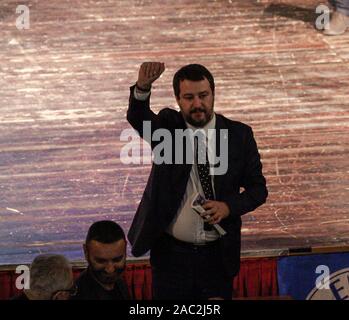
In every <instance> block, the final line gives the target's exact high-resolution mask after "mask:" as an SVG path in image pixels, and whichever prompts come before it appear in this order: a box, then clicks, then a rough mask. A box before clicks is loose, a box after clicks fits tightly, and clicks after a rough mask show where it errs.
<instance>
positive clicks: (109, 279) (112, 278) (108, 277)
mask: <svg viewBox="0 0 349 320" xmlns="http://www.w3.org/2000/svg"><path fill="white" fill-rule="evenodd" d="M89 269H90V271H91V273H92V274H93V276H94V277H95V278H96V279H97V280H98V281H99V282H100V283H102V284H105V285H108V284H114V283H115V282H116V281H117V280H118V279H119V278H120V275H121V274H122V273H123V272H124V270H125V266H124V267H122V268H117V269H115V272H113V273H107V272H105V271H104V270H96V269H94V268H93V267H92V265H91V264H90V268H89Z"/></svg>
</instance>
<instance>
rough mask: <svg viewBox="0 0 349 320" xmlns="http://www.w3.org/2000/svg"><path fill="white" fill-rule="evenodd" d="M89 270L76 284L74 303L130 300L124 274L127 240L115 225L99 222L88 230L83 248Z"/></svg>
mask: <svg viewBox="0 0 349 320" xmlns="http://www.w3.org/2000/svg"><path fill="white" fill-rule="evenodd" d="M83 248H84V253H85V258H86V260H87V262H88V268H87V270H85V271H83V272H82V273H81V275H80V276H79V278H78V279H77V280H76V286H77V288H78V291H77V294H76V295H75V296H74V297H73V298H72V299H73V300H127V299H129V294H128V290H127V285H126V284H125V282H124V281H123V279H122V277H121V274H122V272H123V271H124V269H125V264H126V239H125V234H124V231H123V230H122V228H121V227H120V226H119V225H118V224H117V223H115V222H113V221H107V220H104V221H97V222H95V223H93V224H92V225H91V227H90V228H89V230H88V233H87V237H86V242H85V244H84V246H83Z"/></svg>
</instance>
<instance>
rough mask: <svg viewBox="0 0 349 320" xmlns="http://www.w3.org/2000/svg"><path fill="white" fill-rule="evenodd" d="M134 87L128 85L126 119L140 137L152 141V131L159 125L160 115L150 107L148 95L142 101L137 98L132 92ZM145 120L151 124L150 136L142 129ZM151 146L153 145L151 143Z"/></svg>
mask: <svg viewBox="0 0 349 320" xmlns="http://www.w3.org/2000/svg"><path fill="white" fill-rule="evenodd" d="M134 89H135V85H133V86H132V87H130V98H129V105H128V109H127V121H128V122H129V124H130V125H131V126H132V127H133V128H134V129H135V130H137V132H138V133H139V135H140V136H141V138H143V139H145V140H146V141H147V142H148V143H152V142H151V141H150V139H151V136H152V135H153V132H154V131H155V130H156V129H159V128H160V127H161V126H160V117H159V116H158V115H157V114H155V113H154V112H153V111H152V110H151V109H150V95H149V97H148V98H147V99H146V100H144V101H142V100H137V99H136V98H135V96H134V93H133V91H134ZM145 122H148V123H147V125H150V126H151V130H150V132H151V135H150V136H146V135H145V132H144V130H143V129H144V124H145ZM152 147H154V146H153V145H152Z"/></svg>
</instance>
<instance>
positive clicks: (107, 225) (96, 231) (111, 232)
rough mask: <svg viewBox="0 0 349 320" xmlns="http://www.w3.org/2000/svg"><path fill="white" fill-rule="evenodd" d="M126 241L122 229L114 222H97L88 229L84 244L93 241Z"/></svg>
mask: <svg viewBox="0 0 349 320" xmlns="http://www.w3.org/2000/svg"><path fill="white" fill-rule="evenodd" d="M121 239H123V240H126V239H125V233H124V231H123V230H122V228H121V227H120V226H119V225H118V224H117V223H116V222H114V221H111V220H102V221H97V222H95V223H93V224H92V225H91V227H90V228H89V229H88V232H87V236H86V243H88V242H90V241H91V240H95V241H98V242H101V243H113V242H117V241H119V240H121Z"/></svg>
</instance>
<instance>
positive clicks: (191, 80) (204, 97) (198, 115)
mask: <svg viewBox="0 0 349 320" xmlns="http://www.w3.org/2000/svg"><path fill="white" fill-rule="evenodd" d="M173 91H174V94H175V97H176V100H177V103H178V106H179V108H180V109H181V113H182V115H183V117H184V120H185V121H187V122H188V123H189V124H191V125H193V126H194V127H203V126H205V125H206V124H207V123H208V122H209V121H210V120H211V119H212V116H213V106H214V93H215V84H214V79H213V76H212V74H211V72H210V71H208V70H207V69H206V68H205V67H204V66H202V65H200V64H189V65H186V66H184V67H182V68H181V69H179V70H178V71H177V72H176V73H175V75H174V77H173Z"/></svg>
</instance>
